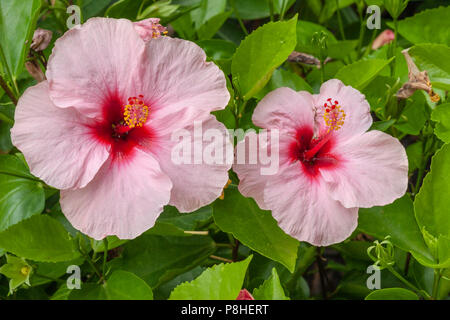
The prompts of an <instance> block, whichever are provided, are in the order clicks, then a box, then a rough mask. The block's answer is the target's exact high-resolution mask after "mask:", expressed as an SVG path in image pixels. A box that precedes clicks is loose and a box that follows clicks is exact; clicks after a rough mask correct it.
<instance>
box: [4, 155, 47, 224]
mask: <svg viewBox="0 0 450 320" xmlns="http://www.w3.org/2000/svg"><path fill="white" fill-rule="evenodd" d="M44 205H45V194H44V189H43V185H42V183H41V182H39V180H38V179H36V178H35V177H34V176H32V175H31V173H30V172H29V170H28V168H27V167H26V165H25V163H24V162H23V161H22V160H20V159H19V158H18V157H16V156H12V155H0V231H3V230H5V229H7V228H8V227H10V226H12V225H14V224H16V223H18V222H20V221H22V220H24V219H27V218H29V217H31V216H33V215H35V214H39V213H41V212H42V210H44Z"/></svg>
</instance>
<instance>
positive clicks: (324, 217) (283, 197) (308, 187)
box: [264, 162, 358, 246]
mask: <svg viewBox="0 0 450 320" xmlns="http://www.w3.org/2000/svg"><path fill="white" fill-rule="evenodd" d="M264 202H265V203H266V204H267V207H269V208H271V210H272V215H273V217H274V218H275V219H276V220H277V221H278V225H279V226H280V228H281V229H283V230H284V231H285V232H286V233H287V234H289V235H291V236H292V237H294V238H296V239H298V240H300V241H306V242H309V243H311V244H313V245H315V246H328V245H331V244H333V243H338V242H341V241H343V240H345V239H346V238H347V237H348V236H350V234H351V233H352V232H353V231H354V230H355V228H356V226H357V221H358V208H348V209H347V208H345V207H344V206H342V205H341V204H340V203H339V202H338V201H336V200H334V199H333V198H332V197H331V195H330V193H329V192H328V190H327V188H326V186H325V185H324V183H322V182H321V181H320V180H317V181H315V182H313V183H311V182H310V181H309V180H308V179H307V178H306V177H305V176H304V175H303V174H302V170H301V168H300V163H298V162H295V163H292V164H290V165H286V166H284V167H283V168H281V169H280V173H279V174H277V175H274V176H269V178H268V180H267V185H266V188H265V190H264Z"/></svg>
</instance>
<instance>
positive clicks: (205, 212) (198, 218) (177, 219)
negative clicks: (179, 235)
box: [156, 206, 212, 230]
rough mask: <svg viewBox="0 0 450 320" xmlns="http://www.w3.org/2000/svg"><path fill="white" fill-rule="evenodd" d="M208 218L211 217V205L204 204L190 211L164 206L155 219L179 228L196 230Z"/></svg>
mask: <svg viewBox="0 0 450 320" xmlns="http://www.w3.org/2000/svg"><path fill="white" fill-rule="evenodd" d="M210 219H212V208H211V206H205V207H202V208H200V209H198V210H196V211H194V212H190V213H180V212H179V211H178V210H177V208H175V207H172V206H166V207H165V208H164V211H163V212H162V213H161V215H160V216H159V217H158V220H156V221H157V222H158V223H168V224H172V225H174V226H175V227H178V228H180V229H181V230H196V229H197V228H198V227H200V226H201V225H203V224H205V223H206V222H207V221H209V220H210Z"/></svg>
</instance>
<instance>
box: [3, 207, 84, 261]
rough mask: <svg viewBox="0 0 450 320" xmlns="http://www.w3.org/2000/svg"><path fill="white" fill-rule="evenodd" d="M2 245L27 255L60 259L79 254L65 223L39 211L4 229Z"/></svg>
mask: <svg viewBox="0 0 450 320" xmlns="http://www.w3.org/2000/svg"><path fill="white" fill-rule="evenodd" d="M0 247H1V248H3V249H5V250H6V251H8V252H11V253H13V254H15V255H17V256H20V257H24V258H26V259H30V260H35V261H42V262H59V261H68V260H73V259H76V258H77V257H79V253H78V251H77V249H76V245H75V242H74V240H73V239H72V238H71V237H70V235H69V233H68V232H67V231H66V230H65V229H64V227H63V226H62V225H61V224H60V223H59V222H58V221H56V220H55V219H53V218H50V217H49V216H46V215H35V216H32V217H31V218H29V219H27V220H23V221H21V222H20V223H18V224H15V225H13V226H11V227H9V228H8V229H6V230H5V231H2V232H0Z"/></svg>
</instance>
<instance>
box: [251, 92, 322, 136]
mask: <svg viewBox="0 0 450 320" xmlns="http://www.w3.org/2000/svg"><path fill="white" fill-rule="evenodd" d="M313 107H314V100H313V97H312V95H311V94H310V93H308V92H306V91H300V92H296V91H294V90H292V89H290V88H284V87H283V88H278V89H276V90H274V91H272V92H270V93H269V94H267V95H266V96H265V97H264V98H263V99H262V100H261V101H260V102H259V103H258V106H257V107H256V108H255V111H254V113H253V117H252V120H253V123H254V124H255V125H257V126H258V127H261V128H266V129H269V128H270V129H272V128H277V129H279V130H281V131H289V132H292V133H293V132H295V130H296V129H298V128H300V127H303V126H305V125H307V126H312V125H313V123H314V109H313Z"/></svg>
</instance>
